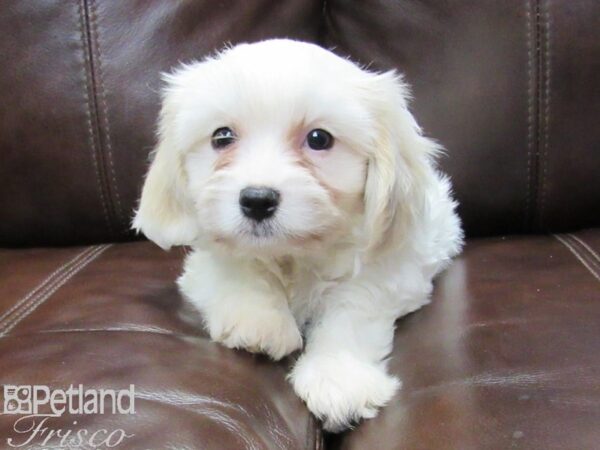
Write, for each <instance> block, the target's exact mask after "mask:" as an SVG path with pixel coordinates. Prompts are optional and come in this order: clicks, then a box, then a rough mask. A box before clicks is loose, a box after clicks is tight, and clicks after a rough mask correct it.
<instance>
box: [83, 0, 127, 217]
mask: <svg viewBox="0 0 600 450" xmlns="http://www.w3.org/2000/svg"><path fill="white" fill-rule="evenodd" d="M89 4H90V12H91V14H90V24H91V28H92V30H93V33H90V35H91V36H92V38H93V39H94V44H95V48H96V62H97V64H96V66H95V67H96V70H97V74H98V76H97V78H96V88H97V93H98V94H99V95H98V97H99V98H100V105H101V107H102V122H103V124H104V134H105V136H106V143H105V145H106V151H107V159H108V166H109V170H110V180H111V181H112V188H113V189H112V191H113V192H114V194H115V201H116V204H117V208H116V211H115V212H116V213H117V216H118V217H119V221H120V222H121V223H123V208H122V206H121V197H120V195H119V190H118V185H117V177H116V174H115V166H114V163H113V151H112V143H111V133H110V124H109V120H108V103H107V101H106V90H105V89H104V75H103V71H102V53H101V49H100V38H99V32H98V29H99V28H98V13H97V8H96V2H95V1H94V0H90V3H89Z"/></svg>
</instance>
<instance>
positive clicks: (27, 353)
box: [0, 0, 600, 450]
mask: <svg viewBox="0 0 600 450" xmlns="http://www.w3.org/2000/svg"><path fill="white" fill-rule="evenodd" d="M599 24H600V2H598V1H597V0H522V1H521V0H519V1H517V0H514V1H512V0H506V1H497V0H445V1H437V0H403V1H387V0H365V1H358V0H328V1H322V0H319V1H317V0H285V1H274V0H273V1H266V0H252V1H242V0H240V1H210V0H195V1H192V0H188V1H184V0H181V1H171V0H144V1H134V0H72V1H62V2H56V1H44V0H38V1H26V0H6V1H3V2H2V4H1V5H0V30H1V31H2V34H1V35H0V55H1V56H2V57H1V61H2V65H1V67H0V180H1V181H0V245H1V246H2V247H5V248H4V249H3V250H0V336H1V339H0V382H1V383H2V384H14V385H46V386H49V387H50V388H53V389H55V388H66V387H68V386H69V385H71V384H73V385H79V384H83V385H84V386H85V387H86V388H113V389H116V388H125V387H128V386H129V385H130V384H134V385H135V393H136V399H135V409H136V413H135V414H133V415H118V416H116V415H112V414H103V415H102V414H96V415H94V414H87V415H77V416H75V415H69V414H64V415H62V416H61V417H52V418H50V419H49V420H48V421H47V422H46V425H45V426H46V427H47V428H48V430H59V429H60V430H68V429H73V430H78V429H83V428H85V429H86V430H88V431H89V432H93V431H98V430H100V431H101V430H108V431H110V430H114V429H116V428H120V429H123V430H124V431H125V432H126V433H127V434H128V435H133V436H131V437H128V438H127V439H126V440H124V441H123V442H122V443H121V444H120V445H119V446H118V447H116V448H124V449H167V448H168V449H366V450H370V449H426V450H429V449H460V450H463V449H510V448H518V449H593V448H600V426H599V425H600V351H599V348H600V256H599V254H600V231H599V229H598V228H596V229H594V227H598V226H600V26H599ZM275 36H287V37H292V38H297V39H302V40H307V41H312V42H317V43H319V44H321V45H323V46H327V47H335V49H336V50H335V51H337V52H339V53H340V54H344V55H350V56H351V57H352V58H353V59H354V60H356V61H359V62H362V63H371V67H373V68H376V69H385V68H390V67H397V68H399V69H400V70H401V71H403V72H404V73H405V74H406V76H407V79H408V81H409V82H410V83H411V84H412V85H413V87H414V97H415V100H414V103H413V110H414V112H415V114H416V116H417V118H418V120H419V121H420V123H421V124H422V125H423V127H424V129H425V130H426V133H427V134H428V135H430V136H433V137H435V138H437V139H439V141H440V142H442V143H443V144H444V145H445V147H446V148H447V149H448V152H447V156H446V157H444V158H443V159H442V161H441V166H442V167H443V169H444V170H445V171H446V172H447V173H449V174H450V175H451V177H452V179H453V182H454V185H455V189H456V195H457V197H458V199H459V200H460V204H461V206H460V213H461V216H462V218H463V220H464V225H465V228H466V231H467V234H468V236H469V239H468V242H467V245H466V248H465V251H464V253H463V254H462V255H461V256H460V257H459V258H457V260H456V261H455V262H454V264H453V265H452V266H451V267H450V268H449V269H448V270H447V272H446V273H444V274H443V275H442V276H441V277H440V278H439V279H438V280H437V284H436V289H435V294H434V301H433V303H432V304H431V306H428V307H426V308H424V309H423V310H421V311H419V312H417V313H414V314H412V315H410V316H408V317H406V318H403V319H401V320H399V321H398V326H397V334H396V342H395V347H394V348H395V349H394V353H393V355H392V358H391V363H390V367H391V370H392V371H393V372H394V373H396V374H397V375H398V376H399V377H400V378H401V379H402V380H403V382H404V385H403V389H402V390H401V391H400V392H399V393H398V395H397V396H396V397H395V398H394V399H393V400H392V402H391V404H390V405H389V406H388V407H387V408H385V409H384V410H383V411H382V412H381V413H380V415H379V416H378V417H377V418H376V419H373V420H369V421H366V422H364V423H362V424H360V425H358V426H357V427H356V429H354V430H352V431H350V432H346V433H344V434H342V435H339V436H325V435H324V433H322V431H321V428H320V427H319V423H318V422H317V421H316V420H315V419H314V418H313V417H311V415H310V414H309V413H308V411H307V409H306V407H305V406H304V405H303V404H302V402H301V401H300V400H299V399H298V398H296V396H295V395H294V393H293V392H292V390H291V388H290V385H289V384H288V383H287V381H286V379H285V375H286V369H287V368H288V367H289V365H290V364H291V363H292V362H293V361H291V359H293V358H290V359H288V361H284V362H282V363H273V362H270V361H269V360H267V359H266V358H263V357H257V356H252V355H250V354H247V353H245V352H243V351H232V350H228V349H225V348H223V347H221V346H219V345H217V344H214V343H212V342H210V340H209V339H208V338H207V336H206V334H205V333H204V332H203V331H202V329H201V326H200V323H199V321H198V319H197V317H195V316H190V315H189V314H187V313H185V308H183V305H182V300H181V297H180V295H179V294H178V292H177V289H176V287H175V284H174V280H175V277H176V276H177V274H178V273H179V271H180V269H181V260H182V255H183V250H181V249H180V250H172V251H171V252H163V251H162V250H160V249H159V248H157V247H156V246H155V245H153V244H152V243H149V242H147V241H142V240H139V239H138V238H136V237H135V236H133V235H132V233H131V231H130V229H129V223H130V220H131V217H132V210H133V208H134V207H135V205H136V200H137V197H138V195H139V192H140V187H141V180H142V176H143V174H144V172H145V170H146V167H147V164H148V162H147V157H148V153H149V151H150V150H151V148H152V145H153V142H154V134H153V131H154V124H155V119H156V116H157V112H158V104H159V94H158V92H159V89H160V86H161V83H160V77H159V72H160V71H164V70H168V69H169V68H171V67H173V66H174V65H176V64H178V62H180V61H189V60H191V59H194V58H201V57H202V56H203V55H205V54H207V53H208V52H211V51H212V50H213V49H215V48H219V47H221V46H222V45H223V43H224V42H226V41H229V42H233V43H236V42H239V41H255V40H260V39H264V38H269V37H275ZM551 233H555V234H551ZM349 376H351V374H349ZM0 395H4V394H2V393H0ZM4 399H6V398H5V397H4ZM4 412H5V411H4ZM18 418H19V416H16V415H12V414H6V413H4V414H2V415H0V447H2V448H5V447H6V448H10V445H9V443H8V441H7V439H9V438H12V439H13V441H11V442H12V443H13V444H15V443H19V442H23V441H24V436H25V435H24V434H19V433H17V432H16V431H15V430H14V423H15V420H16V419H18ZM74 421H77V423H76V424H74V423H73V422H74ZM48 430H47V432H49V431H48ZM40 436H41V435H40ZM58 437H60V436H58ZM58 437H57V436H56V435H55V436H54V437H52V438H51V439H49V441H48V442H46V444H45V446H43V445H42V440H43V439H42V438H41V437H40V438H39V439H37V438H36V439H37V440H35V442H33V443H31V445H30V446H29V447H27V446H22V447H21V448H35V449H39V448H53V449H54V448H64V447H60V442H59V440H58ZM28 445H29V444H28ZM71 448H80V447H77V446H75V447H71ZM81 448H84V447H83V446H81ZM85 448H91V447H89V446H88V447H85ZM103 448H106V447H103Z"/></svg>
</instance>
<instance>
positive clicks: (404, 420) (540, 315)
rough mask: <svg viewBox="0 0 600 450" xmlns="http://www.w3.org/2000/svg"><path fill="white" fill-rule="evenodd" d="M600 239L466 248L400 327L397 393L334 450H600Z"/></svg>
mask: <svg viewBox="0 0 600 450" xmlns="http://www.w3.org/2000/svg"><path fill="white" fill-rule="evenodd" d="M599 254H600V230H589V231H585V232H580V233H575V234H572V235H557V236H538V237H516V238H515V237H513V238H494V239H483V240H474V241H471V242H469V243H468V245H467V248H466V250H465V252H464V253H463V255H462V256H461V257H460V258H458V259H457V260H456V261H455V263H454V264H453V265H452V266H451V267H450V268H449V270H448V271H447V272H446V273H445V274H444V275H442V276H441V277H440V278H439V279H438V280H437V285H436V289H435V294H434V298H433V302H432V304H431V305H429V306H427V307H425V308H424V309H422V310H421V311H418V312H416V313H414V314H412V315H410V316H408V317H406V318H404V319H401V320H400V321H399V322H398V327H397V332H396V339H395V343H394V352H393V354H392V357H391V360H390V369H391V371H392V372H393V373H395V374H397V375H398V376H399V377H400V379H401V380H402V381H403V388H402V390H401V391H400V392H399V393H398V394H397V395H396V397H395V398H394V399H393V400H392V401H391V403H390V405H389V406H388V407H387V408H385V409H384V410H383V411H382V413H380V415H379V416H378V417H377V418H376V419H374V420H370V421H366V422H364V423H362V424H361V425H359V426H358V427H357V429H355V430H354V431H352V432H351V433H346V434H344V435H343V436H341V437H340V438H338V439H334V440H331V442H329V444H330V447H331V448H338V449H344V450H346V449H356V450H364V449H377V450H386V449H398V450H399V449H403V450H412V449H423V450H431V449H436V450H439V449H461V450H466V449H478V450H480V449H490V450H497V449H510V448H517V449H545V450H549V449H584V448H585V449H587V448H598V443H599V442H600V427H599V426H598V424H600V375H599V374H600V351H599V348H600V257H599Z"/></svg>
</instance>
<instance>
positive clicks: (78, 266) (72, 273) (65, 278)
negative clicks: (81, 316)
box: [0, 244, 112, 337]
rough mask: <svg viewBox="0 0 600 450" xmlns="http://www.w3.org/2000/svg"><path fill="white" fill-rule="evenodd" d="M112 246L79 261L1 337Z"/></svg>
mask: <svg viewBox="0 0 600 450" xmlns="http://www.w3.org/2000/svg"><path fill="white" fill-rule="evenodd" d="M111 245H112V244H106V245H101V246H99V247H98V248H96V250H94V251H93V252H92V253H90V254H89V255H88V256H86V257H85V258H84V259H83V260H82V261H78V262H77V263H76V264H75V265H74V266H73V267H71V268H70V269H69V270H68V271H67V272H65V273H64V274H62V276H61V277H60V278H58V279H57V280H56V281H55V282H54V285H53V286H52V287H51V288H50V289H49V290H48V291H47V292H45V293H44V294H43V295H41V296H40V297H38V298H36V299H35V300H34V301H32V302H31V303H30V305H29V306H28V307H27V308H25V309H23V310H22V311H21V312H20V313H19V314H17V315H16V316H15V317H14V318H13V319H12V321H8V322H7V323H6V325H5V327H4V329H3V330H0V337H1V336H6V335H7V334H8V333H9V332H10V331H11V330H12V329H13V328H14V327H16V326H17V325H18V324H19V323H21V322H22V321H23V320H24V319H26V318H27V317H28V316H29V315H30V314H31V313H32V312H33V311H35V310H36V309H37V308H38V307H39V306H40V305H41V304H42V303H44V302H45V301H46V300H48V298H50V297H51V296H52V295H53V294H54V293H55V292H56V291H57V290H58V289H60V288H61V287H63V286H64V285H65V284H66V283H67V282H68V281H69V280H70V279H71V278H73V277H74V276H75V275H76V274H77V273H79V272H80V271H81V270H82V269H83V268H85V267H86V266H87V265H88V264H90V263H91V262H92V261H94V260H95V259H97V258H98V257H99V256H100V255H101V254H102V253H104V251H106V250H107V249H108V248H110V247H111Z"/></svg>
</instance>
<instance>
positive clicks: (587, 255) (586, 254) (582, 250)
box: [563, 233, 600, 274]
mask: <svg viewBox="0 0 600 450" xmlns="http://www.w3.org/2000/svg"><path fill="white" fill-rule="evenodd" d="M563 236H564V237H565V239H567V240H568V241H569V242H570V243H571V245H572V246H573V247H575V248H577V249H578V250H579V254H580V255H581V257H582V258H584V259H585V260H586V262H587V263H588V264H590V265H591V266H593V268H594V269H593V270H594V272H596V273H598V274H600V264H598V262H597V261H596V258H594V252H593V251H592V252H590V251H589V250H588V248H586V247H587V246H586V245H582V244H581V241H580V240H577V239H575V236H574V235H573V234H571V233H567V234H565V235H563Z"/></svg>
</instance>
